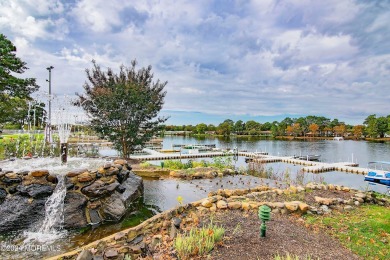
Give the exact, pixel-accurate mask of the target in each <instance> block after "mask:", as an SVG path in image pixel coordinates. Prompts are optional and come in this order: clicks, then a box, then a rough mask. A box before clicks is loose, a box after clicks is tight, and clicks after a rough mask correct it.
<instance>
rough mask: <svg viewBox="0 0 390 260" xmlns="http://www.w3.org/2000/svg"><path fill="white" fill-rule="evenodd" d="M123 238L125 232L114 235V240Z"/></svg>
mask: <svg viewBox="0 0 390 260" xmlns="http://www.w3.org/2000/svg"><path fill="white" fill-rule="evenodd" d="M124 237H126V233H125V232H119V233H116V234H115V236H114V239H115V240H121V239H122V238H124Z"/></svg>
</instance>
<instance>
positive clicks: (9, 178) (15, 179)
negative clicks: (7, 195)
mask: <svg viewBox="0 0 390 260" xmlns="http://www.w3.org/2000/svg"><path fill="white" fill-rule="evenodd" d="M2 181H3V182H4V183H5V184H8V185H10V184H13V183H19V182H22V177H20V176H19V175H17V174H16V173H14V172H10V173H6V174H5V176H4V177H3V179H2Z"/></svg>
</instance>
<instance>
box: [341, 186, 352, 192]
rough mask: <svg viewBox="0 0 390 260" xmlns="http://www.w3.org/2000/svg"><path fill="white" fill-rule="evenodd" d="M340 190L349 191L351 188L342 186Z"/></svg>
mask: <svg viewBox="0 0 390 260" xmlns="http://www.w3.org/2000/svg"><path fill="white" fill-rule="evenodd" d="M341 190H342V191H346V192H348V191H350V190H351V189H350V188H349V187H342V189H341Z"/></svg>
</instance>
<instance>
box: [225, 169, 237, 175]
mask: <svg viewBox="0 0 390 260" xmlns="http://www.w3.org/2000/svg"><path fill="white" fill-rule="evenodd" d="M235 173H236V172H235V171H234V170H232V169H225V170H223V175H234V174H235Z"/></svg>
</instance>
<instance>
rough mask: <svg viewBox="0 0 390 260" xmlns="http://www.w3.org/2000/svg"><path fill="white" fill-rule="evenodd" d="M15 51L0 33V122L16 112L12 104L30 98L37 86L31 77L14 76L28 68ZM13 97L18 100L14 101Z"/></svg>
mask: <svg viewBox="0 0 390 260" xmlns="http://www.w3.org/2000/svg"><path fill="white" fill-rule="evenodd" d="M15 52H16V47H15V45H14V44H13V43H12V42H11V41H10V40H8V39H7V37H6V36H5V35H3V34H0V123H4V122H6V121H7V120H9V118H10V115H12V114H13V113H15V112H16V110H17V109H18V107H15V106H14V104H15V103H19V102H20V100H23V99H27V100H29V99H31V97H30V95H31V94H32V93H33V92H34V91H37V90H38V88H39V86H38V85H37V84H36V82H35V79H33V78H26V79H22V78H19V77H16V76H14V74H22V73H24V72H25V71H26V70H27V69H28V68H27V67H26V63H25V62H23V61H22V60H21V59H20V58H18V57H16V54H15ZM15 98H17V99H18V101H14V99H15Z"/></svg>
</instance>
